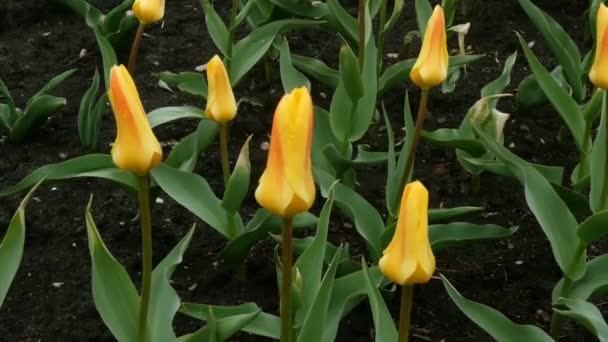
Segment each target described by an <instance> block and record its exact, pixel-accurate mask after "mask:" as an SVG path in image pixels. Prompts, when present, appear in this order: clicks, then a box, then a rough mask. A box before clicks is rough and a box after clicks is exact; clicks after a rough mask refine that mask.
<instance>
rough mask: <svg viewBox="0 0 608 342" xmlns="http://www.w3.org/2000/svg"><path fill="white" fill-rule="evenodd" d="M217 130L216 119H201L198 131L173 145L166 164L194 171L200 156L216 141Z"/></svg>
mask: <svg viewBox="0 0 608 342" xmlns="http://www.w3.org/2000/svg"><path fill="white" fill-rule="evenodd" d="M217 132H218V124H217V123H216V122H215V121H212V120H207V119H203V120H200V122H199V123H198V127H197V128H196V131H194V132H192V133H190V134H188V135H187V136H186V137H184V138H183V139H182V140H180V141H179V142H178V143H177V144H176V145H175V146H174V147H173V149H172V150H171V152H170V153H169V156H168V157H167V160H165V164H167V165H169V166H172V167H174V168H177V169H180V170H183V171H190V172H192V170H194V168H195V167H196V162H197V161H198V157H199V156H200V155H201V154H202V153H203V152H205V151H206V150H207V149H208V148H209V146H210V145H211V144H212V143H214V142H215V141H216V137H217Z"/></svg>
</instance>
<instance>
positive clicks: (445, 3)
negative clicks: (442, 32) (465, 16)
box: [441, 0, 458, 27]
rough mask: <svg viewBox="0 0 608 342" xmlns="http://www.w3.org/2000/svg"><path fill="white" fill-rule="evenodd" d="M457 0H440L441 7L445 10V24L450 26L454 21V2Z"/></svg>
mask: <svg viewBox="0 0 608 342" xmlns="http://www.w3.org/2000/svg"><path fill="white" fill-rule="evenodd" d="M457 3H458V0H442V1H441V7H443V10H444V12H445V26H446V27H450V26H452V23H453V22H454V15H455V13H456V4H457Z"/></svg>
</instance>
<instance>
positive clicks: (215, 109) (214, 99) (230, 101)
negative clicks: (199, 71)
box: [205, 55, 237, 123]
mask: <svg viewBox="0 0 608 342" xmlns="http://www.w3.org/2000/svg"><path fill="white" fill-rule="evenodd" d="M207 83H208V89H209V91H208V94H207V109H205V116H207V118H208V119H211V120H213V121H216V122H218V123H226V122H228V121H230V120H232V119H234V116H235V115H236V110H237V107H236V101H235V100H234V94H233V93H232V86H231V85H230V79H229V78H228V73H227V72H226V68H225V67H224V63H222V60H221V59H220V58H219V57H218V56H217V55H215V56H213V58H211V60H210V61H209V63H207Z"/></svg>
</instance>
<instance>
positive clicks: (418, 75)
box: [410, 5, 449, 90]
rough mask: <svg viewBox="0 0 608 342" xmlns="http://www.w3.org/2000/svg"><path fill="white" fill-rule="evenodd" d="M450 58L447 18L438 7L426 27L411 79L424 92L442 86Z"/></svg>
mask: <svg viewBox="0 0 608 342" xmlns="http://www.w3.org/2000/svg"><path fill="white" fill-rule="evenodd" d="M448 58H449V57H448V47H447V38H446V33H445V18H444V15H443V9H442V8H441V6H439V5H437V6H435V9H434V10H433V14H432V15H431V18H430V19H429V21H428V23H427V25H426V31H425V33H424V39H423V41H422V47H421V49H420V54H419V55H418V59H417V60H416V63H415V64H414V67H413V68H412V71H411V72H410V78H411V79H412V81H413V82H414V83H416V85H417V86H418V87H420V89H424V90H428V89H430V88H433V87H436V86H438V85H440V84H441V82H443V81H444V80H445V78H446V77H447V75H448V64H449V59H448Z"/></svg>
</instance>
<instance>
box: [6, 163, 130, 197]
mask: <svg viewBox="0 0 608 342" xmlns="http://www.w3.org/2000/svg"><path fill="white" fill-rule="evenodd" d="M79 177H94V178H103V179H108V180H111V181H114V182H116V183H118V184H120V185H122V186H123V187H125V188H127V189H128V190H130V191H132V192H133V193H135V192H136V191H137V178H136V176H135V175H133V174H132V173H130V172H127V171H123V170H121V169H118V168H117V167H116V166H114V162H112V157H111V156H110V155H107V154H88V155H85V156H82V157H76V158H73V159H69V160H66V161H62V162H59V163H56V164H48V165H45V166H42V167H40V168H38V169H36V170H34V171H32V172H31V173H30V174H29V175H27V176H25V177H24V178H23V179H21V180H20V181H19V182H18V183H17V184H15V185H11V186H9V187H8V188H6V189H4V190H2V191H0V197H1V196H8V195H12V194H15V193H17V192H20V191H23V190H25V189H28V188H30V187H32V186H33V185H34V184H36V183H37V182H39V181H40V180H41V179H44V181H45V182H50V181H57V180H65V179H71V178H79Z"/></svg>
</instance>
